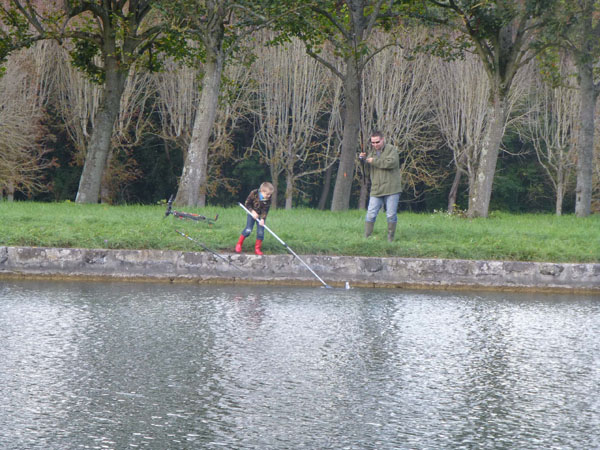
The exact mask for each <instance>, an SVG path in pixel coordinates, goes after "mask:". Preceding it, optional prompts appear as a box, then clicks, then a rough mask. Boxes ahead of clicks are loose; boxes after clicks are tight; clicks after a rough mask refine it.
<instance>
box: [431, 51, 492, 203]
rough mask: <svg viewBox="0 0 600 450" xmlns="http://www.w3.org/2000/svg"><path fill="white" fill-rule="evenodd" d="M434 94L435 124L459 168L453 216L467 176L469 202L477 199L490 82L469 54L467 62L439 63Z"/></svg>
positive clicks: (453, 190)
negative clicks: (475, 188)
mask: <svg viewBox="0 0 600 450" xmlns="http://www.w3.org/2000/svg"><path fill="white" fill-rule="evenodd" d="M433 91H434V103H433V105H434V119H435V123H436V126H437V128H438V130H439V132H440V134H441V136H442V139H443V142H444V145H445V146H446V147H447V148H449V149H450V150H451V151H452V156H453V158H452V159H453V161H454V166H455V168H456V172H455V176H454V181H453V183H452V188H451V189H450V193H449V195H448V213H450V214H452V213H453V212H454V208H455V206H456V198H457V195H458V187H459V185H460V180H461V178H462V175H463V174H466V175H467V179H468V186H469V199H471V198H473V193H472V192H471V189H472V188H473V187H474V186H475V175H476V174H475V168H476V167H477V164H478V160H479V156H480V150H481V148H482V146H483V141H484V138H485V130H486V128H487V112H488V101H487V93H488V92H489V79H488V77H487V75H486V73H485V70H484V68H483V65H482V64H481V60H480V59H479V58H478V57H477V56H476V55H472V54H470V53H467V54H465V57H464V58H463V59H457V60H454V61H444V62H442V63H441V64H439V66H438V68H437V70H436V72H435V75H434V77H433Z"/></svg>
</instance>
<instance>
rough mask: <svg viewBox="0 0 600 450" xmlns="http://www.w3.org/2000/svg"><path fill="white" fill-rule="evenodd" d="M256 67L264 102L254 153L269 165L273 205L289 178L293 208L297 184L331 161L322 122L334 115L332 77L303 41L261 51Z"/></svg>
mask: <svg viewBox="0 0 600 450" xmlns="http://www.w3.org/2000/svg"><path fill="white" fill-rule="evenodd" d="M253 67H254V71H253V73H254V74H255V77H256V80H257V82H256V84H257V99H258V107H257V111H256V115H257V122H258V129H257V131H256V134H255V137H254V143H253V148H254V149H256V150H257V151H258V152H259V153H260V154H261V156H262V158H263V160H264V161H265V162H266V163H267V164H268V165H269V169H270V171H271V181H272V183H273V185H274V186H275V188H276V189H275V192H274V193H273V200H272V202H273V205H275V204H276V201H277V197H276V193H277V184H278V179H279V175H280V174H281V173H284V174H285V178H286V193H285V207H286V209H291V208H292V200H293V193H294V188H295V185H296V183H297V181H298V180H300V179H301V178H303V177H306V176H307V175H309V174H313V173H319V172H321V171H323V170H325V169H326V168H327V164H326V163H327V161H328V160H329V159H330V158H328V155H327V154H326V153H325V154H323V153H321V152H320V150H321V149H323V142H324V137H325V136H326V135H325V132H324V130H323V129H321V128H319V126H318V123H317V122H318V121H319V119H320V118H321V117H322V116H323V115H324V114H325V113H326V112H327V111H328V96H329V93H330V90H329V84H330V76H329V73H328V71H327V70H326V69H325V68H324V67H323V66H322V65H321V64H319V63H318V62H316V61H315V60H314V59H313V58H311V57H309V56H307V55H306V53H305V50H304V44H303V43H302V42H300V41H299V40H298V39H292V40H291V42H289V43H288V44H286V45H282V46H278V47H264V46H263V47H261V48H260V49H259V50H258V60H257V61H256V63H255V64H254V66H253ZM325 148H327V147H325Z"/></svg>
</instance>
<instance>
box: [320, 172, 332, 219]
mask: <svg viewBox="0 0 600 450" xmlns="http://www.w3.org/2000/svg"><path fill="white" fill-rule="evenodd" d="M332 172H333V166H329V167H328V168H327V170H326V171H325V180H324V181H323V189H321V198H319V206H318V208H319V209H320V210H321V211H322V210H324V209H325V206H326V205H327V197H329V189H330V187H331V173H332Z"/></svg>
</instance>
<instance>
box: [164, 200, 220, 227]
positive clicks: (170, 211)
mask: <svg viewBox="0 0 600 450" xmlns="http://www.w3.org/2000/svg"><path fill="white" fill-rule="evenodd" d="M173 200H174V198H173V195H171V197H169V201H168V202H167V211H166V212H165V217H167V216H169V215H171V214H172V215H173V216H175V217H177V218H179V219H190V220H196V221H201V220H204V221H206V222H207V223H208V224H209V225H212V224H213V223H215V222H216V221H217V219H218V218H219V215H218V214H217V215H216V216H215V218H214V219H211V218H208V217H205V216H203V215H201V214H193V213H186V212H183V211H175V210H174V209H173Z"/></svg>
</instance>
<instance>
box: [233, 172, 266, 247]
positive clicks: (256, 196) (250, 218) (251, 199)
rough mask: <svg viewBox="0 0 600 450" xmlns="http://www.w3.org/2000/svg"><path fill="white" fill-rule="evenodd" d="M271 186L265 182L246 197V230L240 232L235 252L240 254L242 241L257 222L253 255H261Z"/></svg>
mask: <svg viewBox="0 0 600 450" xmlns="http://www.w3.org/2000/svg"><path fill="white" fill-rule="evenodd" d="M273 190H274V188H273V185H272V184H271V183H269V182H268V181H265V182H264V183H262V184H261V185H260V188H258V189H254V190H253V191H252V192H250V194H249V195H248V198H247V199H246V203H245V206H246V208H247V209H248V211H250V213H251V214H252V215H250V214H246V228H244V229H243V230H242V234H241V235H240V238H239V239H238V242H237V244H236V245H235V252H236V253H241V252H242V244H243V243H244V239H246V238H247V237H248V236H250V233H252V228H254V223H255V222H258V226H257V227H256V243H255V244H254V253H256V254H257V255H262V254H263V252H262V251H261V250H260V247H261V245H262V241H263V239H264V238H265V220H266V218H267V214H268V213H269V208H270V207H271V195H273Z"/></svg>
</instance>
